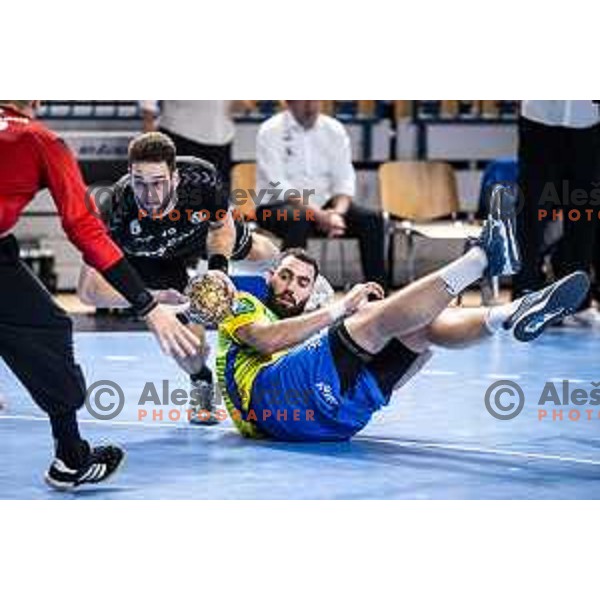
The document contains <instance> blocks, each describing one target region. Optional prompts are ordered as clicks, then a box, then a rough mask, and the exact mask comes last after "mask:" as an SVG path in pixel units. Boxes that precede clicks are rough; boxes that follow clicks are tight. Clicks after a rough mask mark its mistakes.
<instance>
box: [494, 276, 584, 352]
mask: <svg viewBox="0 0 600 600" xmlns="http://www.w3.org/2000/svg"><path fill="white" fill-rule="evenodd" d="M589 289H590V279H589V277H588V276H587V275H586V274H585V273H584V272H583V271H576V272H575V273H572V274H571V275H567V276H566V277H563V278H562V279H561V280H560V281H557V282H556V283H553V284H552V285H549V286H548V287H546V288H544V289H543V290H540V291H539V292H532V293H531V294H527V296H524V297H523V299H522V300H521V303H520V304H519V308H517V310H516V311H515V312H514V313H513V314H512V315H511V316H510V318H509V319H507V320H506V322H505V323H504V328H505V329H511V328H514V329H513V334H514V336H515V338H517V339H518V340H519V341H520V342H530V341H531V340H534V339H535V338H537V337H538V336H539V335H540V334H541V333H542V332H543V331H544V329H546V327H548V326H549V325H552V324H554V323H556V322H559V321H561V320H562V319H564V318H565V317H566V316H568V315H572V314H573V313H575V312H576V311H577V309H578V308H579V307H580V306H581V304H582V303H583V302H584V300H585V298H586V296H587V293H588V291H589Z"/></svg>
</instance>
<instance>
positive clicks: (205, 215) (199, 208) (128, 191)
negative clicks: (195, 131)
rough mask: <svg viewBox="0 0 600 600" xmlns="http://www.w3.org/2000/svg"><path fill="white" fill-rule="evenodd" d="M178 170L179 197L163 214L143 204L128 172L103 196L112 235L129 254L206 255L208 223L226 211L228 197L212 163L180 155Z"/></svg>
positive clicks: (182, 257)
mask: <svg viewBox="0 0 600 600" xmlns="http://www.w3.org/2000/svg"><path fill="white" fill-rule="evenodd" d="M177 170H178V172H179V178H180V180H179V185H178V187H177V203H176V205H175V206H174V208H173V209H172V210H171V211H170V212H169V213H167V214H165V215H162V216H161V217H159V216H157V215H153V214H152V213H149V214H146V215H145V214H144V212H143V211H142V210H140V208H139V207H138V205H137V202H136V201H135V197H134V194H133V189H132V188H131V184H130V177H129V175H125V176H124V177H122V178H121V179H120V180H119V181H118V182H117V183H116V185H115V186H114V187H113V189H112V192H111V194H110V195H108V197H107V198H106V199H105V201H104V202H100V212H101V214H102V218H103V219H104V222H105V223H106V225H107V226H108V229H109V232H110V235H111V237H112V238H113V240H114V241H115V242H116V243H117V244H118V245H119V246H120V248H121V249H122V250H123V252H124V253H125V255H126V256H128V257H136V258H154V259H165V260H171V259H180V260H186V261H187V260H196V259H198V258H200V257H202V256H204V254H205V251H206V236H207V233H208V228H209V223H210V222H213V223H214V222H218V221H219V220H222V219H223V218H224V217H225V214H226V211H227V210H228V208H229V199H228V197H227V195H226V192H225V190H224V188H223V185H222V183H221V178H220V176H219V174H218V172H217V170H216V169H215V167H214V166H213V165H212V164H211V163H209V162H207V161H204V160H201V159H199V158H194V157H181V158H178V159H177Z"/></svg>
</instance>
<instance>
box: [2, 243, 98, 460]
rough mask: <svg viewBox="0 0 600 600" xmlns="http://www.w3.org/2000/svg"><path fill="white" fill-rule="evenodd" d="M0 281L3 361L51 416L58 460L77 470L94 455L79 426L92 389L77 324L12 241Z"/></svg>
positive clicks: (6, 250)
mask: <svg viewBox="0 0 600 600" xmlns="http://www.w3.org/2000/svg"><path fill="white" fill-rule="evenodd" d="M0 279H1V280H2V282H3V284H4V289H5V292H4V293H3V294H0V356H1V357H2V358H3V359H4V361H5V362H6V364H7V365H8V366H9V368H10V369H11V370H12V371H13V372H14V373H15V375H16V376H17V377H18V379H19V380H20V381H21V383H22V384H23V385H24V386H25V388H26V389H27V390H28V392H29V393H30V394H31V396H32V398H33V400H34V401H35V402H36V403H37V404H38V406H39V407H40V408H41V409H42V410H43V411H45V412H46V413H47V414H48V416H49V418H50V423H51V426H52V434H53V437H54V440H55V444H56V455H57V457H58V458H61V459H62V460H64V462H65V463H66V464H68V465H71V466H73V468H75V467H77V466H78V464H79V463H80V462H81V461H83V460H84V459H85V458H86V455H87V453H88V451H89V449H88V446H87V444H85V443H84V442H83V440H82V439H81V436H80V434H79V429H78V425H77V417H76V411H77V410H78V409H79V408H81V406H82V405H83V403H84V400H85V390H86V386H85V381H84V377H83V374H82V372H81V369H80V367H79V365H77V363H76V362H75V358H74V355H73V336H72V323H71V320H70V319H69V317H68V316H67V315H66V314H65V312H64V311H63V310H62V309H60V308H59V307H58V306H57V305H56V304H55V303H54V301H53V300H52V297H51V296H50V294H49V293H48V292H47V291H46V289H45V288H44V287H43V286H42V284H41V283H40V282H39V281H38V280H37V279H36V278H35V277H34V275H33V274H32V273H31V271H30V270H29V269H28V268H27V267H26V266H25V265H24V264H23V263H22V262H21V261H20V260H19V258H18V247H17V244H16V242H15V241H14V239H13V238H10V237H9V238H4V239H2V240H0Z"/></svg>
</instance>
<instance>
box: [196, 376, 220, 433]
mask: <svg viewBox="0 0 600 600" xmlns="http://www.w3.org/2000/svg"><path fill="white" fill-rule="evenodd" d="M192 386H193V387H194V398H193V400H191V402H190V405H189V408H190V410H191V411H192V412H191V413H190V425H209V426H210V425H216V424H217V423H219V419H218V418H217V415H216V407H215V394H216V390H215V385H214V383H209V382H208V381H193V380H192Z"/></svg>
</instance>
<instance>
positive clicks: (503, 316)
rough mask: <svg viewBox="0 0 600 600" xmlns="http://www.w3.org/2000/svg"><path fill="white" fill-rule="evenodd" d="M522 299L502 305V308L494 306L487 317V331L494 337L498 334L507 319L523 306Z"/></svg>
mask: <svg viewBox="0 0 600 600" xmlns="http://www.w3.org/2000/svg"><path fill="white" fill-rule="evenodd" d="M521 300H522V298H519V299H518V300H513V301H512V302H511V303H509V304H502V305H500V306H492V307H491V308H490V309H489V310H488V311H487V313H486V315H485V326H486V327H487V330H488V331H489V332H490V333H491V334H492V335H493V334H495V333H498V332H499V331H500V330H501V329H502V326H503V325H504V323H505V322H506V321H507V319H509V318H510V316H511V315H513V314H514V313H515V311H516V310H517V309H518V308H519V305H520V304H521Z"/></svg>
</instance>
